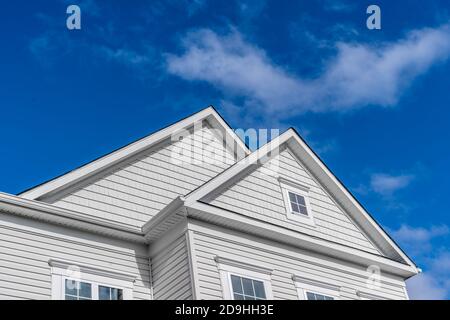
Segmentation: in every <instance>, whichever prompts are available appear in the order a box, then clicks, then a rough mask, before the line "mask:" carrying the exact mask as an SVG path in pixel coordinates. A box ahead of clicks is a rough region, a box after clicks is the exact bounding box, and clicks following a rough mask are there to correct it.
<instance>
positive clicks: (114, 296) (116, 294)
mask: <svg viewBox="0 0 450 320" xmlns="http://www.w3.org/2000/svg"><path fill="white" fill-rule="evenodd" d="M98 299H99V300H123V292H122V289H117V288H110V287H105V286H98Z"/></svg>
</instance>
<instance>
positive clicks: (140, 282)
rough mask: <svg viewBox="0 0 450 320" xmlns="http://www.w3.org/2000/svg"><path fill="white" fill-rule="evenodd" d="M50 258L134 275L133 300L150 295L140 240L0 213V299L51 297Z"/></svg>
mask: <svg viewBox="0 0 450 320" xmlns="http://www.w3.org/2000/svg"><path fill="white" fill-rule="evenodd" d="M50 258H53V259H59V260H64V261H70V262H76V263H79V264H81V265H88V266H92V267H97V268H100V269H104V270H111V271H118V272H124V273H129V274H133V275H136V276H137V278H136V281H135V283H134V290H133V296H134V299H146V300H148V299H150V298H151V296H150V271H149V269H150V267H149V261H148V259H147V257H146V247H145V246H144V245H138V244H130V243H123V242H115V241H111V240H109V239H106V238H103V237H94V236H88V235H84V234H82V233H81V232H78V231H74V230H70V229H66V228H62V227H57V226H52V225H46V224H42V223H37V222H34V221H32V220H28V221H27V220H25V219H22V218H17V217H13V216H9V215H4V214H1V213H0V299H51V274H50V266H49V265H48V261H49V259H50Z"/></svg>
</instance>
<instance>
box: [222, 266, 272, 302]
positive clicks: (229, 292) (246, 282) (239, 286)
mask: <svg viewBox="0 0 450 320" xmlns="http://www.w3.org/2000/svg"><path fill="white" fill-rule="evenodd" d="M215 261H216V262H217V267H218V269H219V272H220V278H221V283H222V289H223V298H224V299H226V300H270V299H272V285H271V274H272V270H271V269H269V268H266V267H262V266H256V265H253V264H248V263H246V262H242V261H235V260H231V259H226V258H221V257H216V258H215Z"/></svg>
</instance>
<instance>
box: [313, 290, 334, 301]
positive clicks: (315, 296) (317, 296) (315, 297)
mask: <svg viewBox="0 0 450 320" xmlns="http://www.w3.org/2000/svg"><path fill="white" fill-rule="evenodd" d="M306 299H307V300H334V298H333V297H330V296H326V295H323V294H318V293H314V292H310V291H307V292H306Z"/></svg>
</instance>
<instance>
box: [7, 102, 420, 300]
mask: <svg viewBox="0 0 450 320" xmlns="http://www.w3.org/2000/svg"><path fill="white" fill-rule="evenodd" d="M0 248H1V249H0V298H1V299H144V300H148V299H408V295H407V291H406V289H405V280H406V279H408V278H410V277H412V276H414V275H415V274H417V273H418V271H419V269H418V268H417V267H416V266H415V264H414V263H413V262H412V261H411V259H409V258H408V256H407V255H406V254H405V253H404V252H403V251H402V250H401V249H400V248H399V247H398V245H397V244H396V243H395V242H394V241H393V240H392V239H391V238H390V237H389V236H388V235H387V234H386V232H385V231H384V230H383V229H382V228H381V227H380V226H379V225H378V224H377V223H376V221H375V220H374V219H373V218H372V217H371V216H370V215H369V214H368V213H367V212H366V210H365V209H364V208H363V207H362V206H361V205H360V204H359V203H358V201H357V200H356V199H355V198H354V197H353V196H352V195H351V194H350V192H349V191H348V190H347V189H346V188H345V187H344V186H343V185H342V183H341V182H340V181H339V180H338V179H337V178H336V177H335V176H334V175H333V173H332V172H330V170H329V169H328V168H327V167H326V166H325V165H324V163H323V162H322V161H321V160H320V159H319V158H318V156H317V155H316V154H315V153H314V152H313V151H312V150H311V149H310V148H309V147H308V145H307V144H306V143H305V142H304V141H303V140H302V139H301V138H300V137H299V135H298V134H297V133H296V132H295V131H294V130H293V129H289V130H287V131H286V132H284V133H283V134H281V135H280V136H279V137H278V138H276V139H274V140H272V141H271V142H270V143H268V144H266V145H264V146H263V147H261V148H260V149H258V150H256V151H254V152H251V151H250V150H248V149H247V147H246V145H245V144H244V143H243V142H242V141H241V140H240V139H239V138H238V137H237V135H236V134H235V132H233V131H232V130H231V129H230V127H229V126H228V125H227V124H226V123H225V122H224V120H223V119H222V118H221V116H220V115H219V114H218V113H217V112H216V111H215V110H214V109H213V108H212V107H209V108H206V109H204V110H202V111H200V112H198V113H195V114H194V115H192V116H190V117H188V118H185V119H183V120H181V121H179V122H177V123H175V124H173V125H171V126H169V127H166V128H164V129H162V130H160V131H158V132H156V133H153V134H151V135H149V136H147V137H145V138H143V139H141V140H138V141H136V142H134V143H131V144H129V145H127V146H125V147H123V148H121V149H119V150H116V151H114V152H112V153H110V154H108V155H106V156H104V157H101V158H99V159H97V160H95V161H93V162H90V163H88V164H86V165H84V166H82V167H80V168H78V169H75V170H73V171H71V172H69V173H67V174H64V175H62V176H60V177H57V178H55V179H53V180H51V181H48V182H45V183H43V184H41V185H39V186H36V187H34V188H32V189H29V190H27V191H25V192H23V193H21V194H19V195H11V194H6V193H1V194H0Z"/></svg>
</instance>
